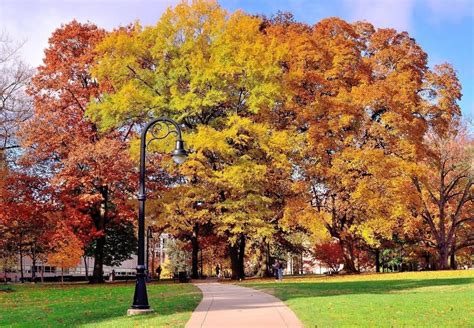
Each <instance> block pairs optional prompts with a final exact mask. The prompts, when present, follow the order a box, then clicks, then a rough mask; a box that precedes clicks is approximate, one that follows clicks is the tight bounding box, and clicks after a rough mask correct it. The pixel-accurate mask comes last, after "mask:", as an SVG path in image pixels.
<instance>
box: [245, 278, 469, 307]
mask: <svg viewBox="0 0 474 328" xmlns="http://www.w3.org/2000/svg"><path fill="white" fill-rule="evenodd" d="M472 283H474V278H449V279H424V280H417V279H403V280H402V279H401V280H368V281H347V282H346V281H337V282H330V281H324V282H317V281H314V282H290V283H277V282H275V283H261V284H259V283H246V284H245V285H244V286H248V287H253V288H257V289H260V290H263V291H266V290H267V291H269V292H270V293H272V294H275V295H276V296H278V297H279V298H280V299H281V300H283V301H286V300H289V299H292V298H301V297H326V296H336V295H349V294H387V293H392V292H400V291H404V290H407V291H409V290H412V289H416V288H423V287H443V286H456V285H466V284H472Z"/></svg>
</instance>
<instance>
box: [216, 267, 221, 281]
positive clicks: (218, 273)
mask: <svg viewBox="0 0 474 328" xmlns="http://www.w3.org/2000/svg"><path fill="white" fill-rule="evenodd" d="M216 276H217V278H220V277H221V268H220V266H219V264H218V265H216Z"/></svg>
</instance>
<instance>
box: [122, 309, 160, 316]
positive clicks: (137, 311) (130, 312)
mask: <svg viewBox="0 0 474 328" xmlns="http://www.w3.org/2000/svg"><path fill="white" fill-rule="evenodd" d="M153 312H155V310H153V309H128V310H127V315H128V316H132V315H139V314H150V313H153Z"/></svg>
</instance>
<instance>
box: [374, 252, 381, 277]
mask: <svg viewBox="0 0 474 328" xmlns="http://www.w3.org/2000/svg"><path fill="white" fill-rule="evenodd" d="M375 272H380V249H378V248H377V249H375Z"/></svg>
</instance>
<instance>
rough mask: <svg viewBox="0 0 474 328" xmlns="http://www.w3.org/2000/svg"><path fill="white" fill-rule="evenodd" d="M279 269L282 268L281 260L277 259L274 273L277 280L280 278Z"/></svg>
mask: <svg viewBox="0 0 474 328" xmlns="http://www.w3.org/2000/svg"><path fill="white" fill-rule="evenodd" d="M279 270H280V262H279V261H278V260H277V259H275V263H273V274H274V276H275V280H278V279H279Z"/></svg>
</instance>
